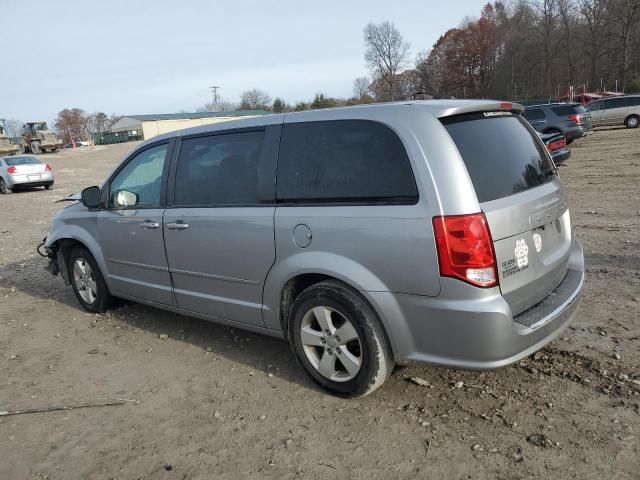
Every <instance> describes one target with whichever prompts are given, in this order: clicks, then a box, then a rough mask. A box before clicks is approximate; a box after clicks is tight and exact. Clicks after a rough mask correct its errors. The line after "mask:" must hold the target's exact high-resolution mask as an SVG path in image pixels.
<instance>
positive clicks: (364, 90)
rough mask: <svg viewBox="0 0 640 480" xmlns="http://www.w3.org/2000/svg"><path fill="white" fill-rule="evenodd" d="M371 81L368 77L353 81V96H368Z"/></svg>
mask: <svg viewBox="0 0 640 480" xmlns="http://www.w3.org/2000/svg"><path fill="white" fill-rule="evenodd" d="M370 85H371V81H370V80H369V78H368V77H358V78H356V79H355V80H354V81H353V96H354V97H355V98H362V97H365V96H368V95H369V92H370V91H371V89H370V88H369V87H370Z"/></svg>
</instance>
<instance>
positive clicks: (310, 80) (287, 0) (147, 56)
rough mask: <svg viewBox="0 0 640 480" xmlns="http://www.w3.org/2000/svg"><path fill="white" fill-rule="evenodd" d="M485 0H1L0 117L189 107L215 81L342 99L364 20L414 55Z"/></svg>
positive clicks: (360, 48)
mask: <svg viewBox="0 0 640 480" xmlns="http://www.w3.org/2000/svg"><path fill="white" fill-rule="evenodd" d="M486 1H487V0H455V1H449V2H441V1H436V0H422V1H414V0H396V1H389V0H384V1H380V0H368V1H361V0H342V1H338V0H323V1H318V0H316V1H313V2H311V1H302V0H298V1H295V0H281V1H275V0H262V1H259V0H217V1H216V0H209V1H204V0H183V1H181V2H177V1H175V0H170V1H167V0H154V1H149V0H140V1H136V0H128V1H123V0H110V1H97V0H65V1H63V2H53V1H50V0H30V1H20V2H17V1H10V0H1V1H0V4H1V5H0V20H1V22H0V23H2V38H3V45H1V46H0V48H1V49H2V53H1V54H0V118H17V119H19V120H22V121H25V122H26V121H35V120H45V121H52V119H54V118H55V116H56V114H57V112H58V111H60V110H62V109H64V108H73V107H78V108H82V109H83V110H85V111H87V112H96V111H102V112H105V113H107V114H112V113H116V114H121V115H134V114H149V113H174V112H179V111H189V112H191V111H195V110H196V109H197V108H198V107H201V106H202V105H204V104H205V103H206V102H208V101H210V100H211V92H210V90H209V87H210V86H212V85H218V86H220V90H219V94H220V95H221V96H222V98H223V99H224V100H225V101H231V102H237V101H238V100H239V98H240V94H241V93H242V92H243V91H245V90H247V89H249V88H254V87H255V88H259V89H261V90H264V91H266V92H267V93H268V94H269V95H270V96H271V97H272V98H275V97H281V98H284V99H285V100H286V101H287V102H288V103H295V102H297V101H302V100H310V99H312V98H313V96H314V95H315V94H316V93H317V92H322V93H324V94H325V95H328V96H336V97H349V96H351V93H352V90H353V80H354V79H355V78H356V77H359V76H363V75H368V73H369V72H368V71H367V68H366V65H365V62H364V51H365V47H364V41H363V34H362V30H363V28H364V26H365V25H366V24H367V23H368V22H375V23H379V22H382V21H384V20H389V21H391V22H393V23H394V24H395V25H396V27H397V28H398V30H400V32H401V34H402V35H403V37H404V38H405V40H407V41H408V42H410V44H411V61H413V60H414V59H415V56H416V54H417V53H418V52H420V51H422V50H427V49H429V48H430V47H431V46H432V45H433V43H434V42H435V41H436V40H437V39H438V37H439V36H440V35H442V34H443V33H444V32H445V31H446V30H448V29H449V28H452V27H455V26H457V25H458V24H459V23H460V22H461V21H462V19H463V18H464V17H465V16H476V17H477V16H478V15H479V13H480V9H481V8H482V5H483V4H485V3H486Z"/></svg>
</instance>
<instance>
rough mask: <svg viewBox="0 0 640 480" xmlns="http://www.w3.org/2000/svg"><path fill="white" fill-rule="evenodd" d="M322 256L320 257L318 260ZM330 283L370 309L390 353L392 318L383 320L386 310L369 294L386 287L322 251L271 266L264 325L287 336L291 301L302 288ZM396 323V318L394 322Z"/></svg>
mask: <svg viewBox="0 0 640 480" xmlns="http://www.w3.org/2000/svg"><path fill="white" fill-rule="evenodd" d="M319 257H322V258H319ZM327 280H333V281H336V282H339V283H341V284H342V285H344V286H345V287H347V288H350V289H351V290H353V291H355V292H356V293H357V294H358V295H359V296H360V297H361V298H362V299H363V301H364V302H365V303H366V304H367V305H368V306H369V308H371V310H372V311H373V312H374V314H375V315H376V317H377V318H378V320H379V321H380V326H381V328H382V331H383V332H384V334H385V336H386V340H387V344H388V345H389V348H391V350H392V352H393V351H394V345H395V342H394V337H395V335H394V331H393V329H392V328H391V327H392V325H391V321H392V320H393V324H394V325H395V323H396V322H395V320H396V319H387V318H386V316H385V315H384V312H385V311H387V310H386V309H385V308H382V306H381V305H378V302H377V301H376V298H375V295H371V294H370V292H389V289H388V288H387V286H386V285H385V284H384V283H383V282H382V281H381V280H380V279H379V278H378V277H377V276H376V275H375V274H374V273H373V272H371V271H370V270H368V269H366V268H365V267H364V266H362V265H360V264H357V263H356V262H354V261H353V260H351V259H348V258H346V257H341V256H338V255H334V254H327V253H326V252H308V253H307V252H303V253H300V254H297V255H294V256H292V257H290V258H289V259H287V260H286V261H284V262H282V263H281V264H279V265H277V266H274V267H273V268H272V270H271V272H269V275H268V277H267V280H266V282H265V290H264V300H263V301H264V303H265V308H264V310H263V315H264V316H263V318H264V321H265V326H266V327H267V328H271V329H277V330H280V331H281V332H282V334H283V336H284V337H285V338H288V337H289V328H288V321H289V315H290V313H291V307H292V306H293V303H294V302H295V299H296V298H297V297H298V295H300V293H302V292H303V291H304V290H305V289H306V288H308V287H310V286H312V285H315V284H317V283H320V282H323V281H327ZM398 320H399V319H398Z"/></svg>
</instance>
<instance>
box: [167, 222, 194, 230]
mask: <svg viewBox="0 0 640 480" xmlns="http://www.w3.org/2000/svg"><path fill="white" fill-rule="evenodd" d="M167 228H168V229H169V230H186V229H187V228H189V224H188V223H184V222H183V221H182V220H178V221H177V222H171V223H167Z"/></svg>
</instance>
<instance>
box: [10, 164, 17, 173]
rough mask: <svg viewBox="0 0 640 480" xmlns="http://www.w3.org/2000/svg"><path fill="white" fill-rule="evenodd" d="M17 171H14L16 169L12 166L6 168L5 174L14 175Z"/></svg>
mask: <svg viewBox="0 0 640 480" xmlns="http://www.w3.org/2000/svg"><path fill="white" fill-rule="evenodd" d="M17 171H18V170H16V167H14V166H13V165H11V166H10V167H7V173H16V172H17Z"/></svg>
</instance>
